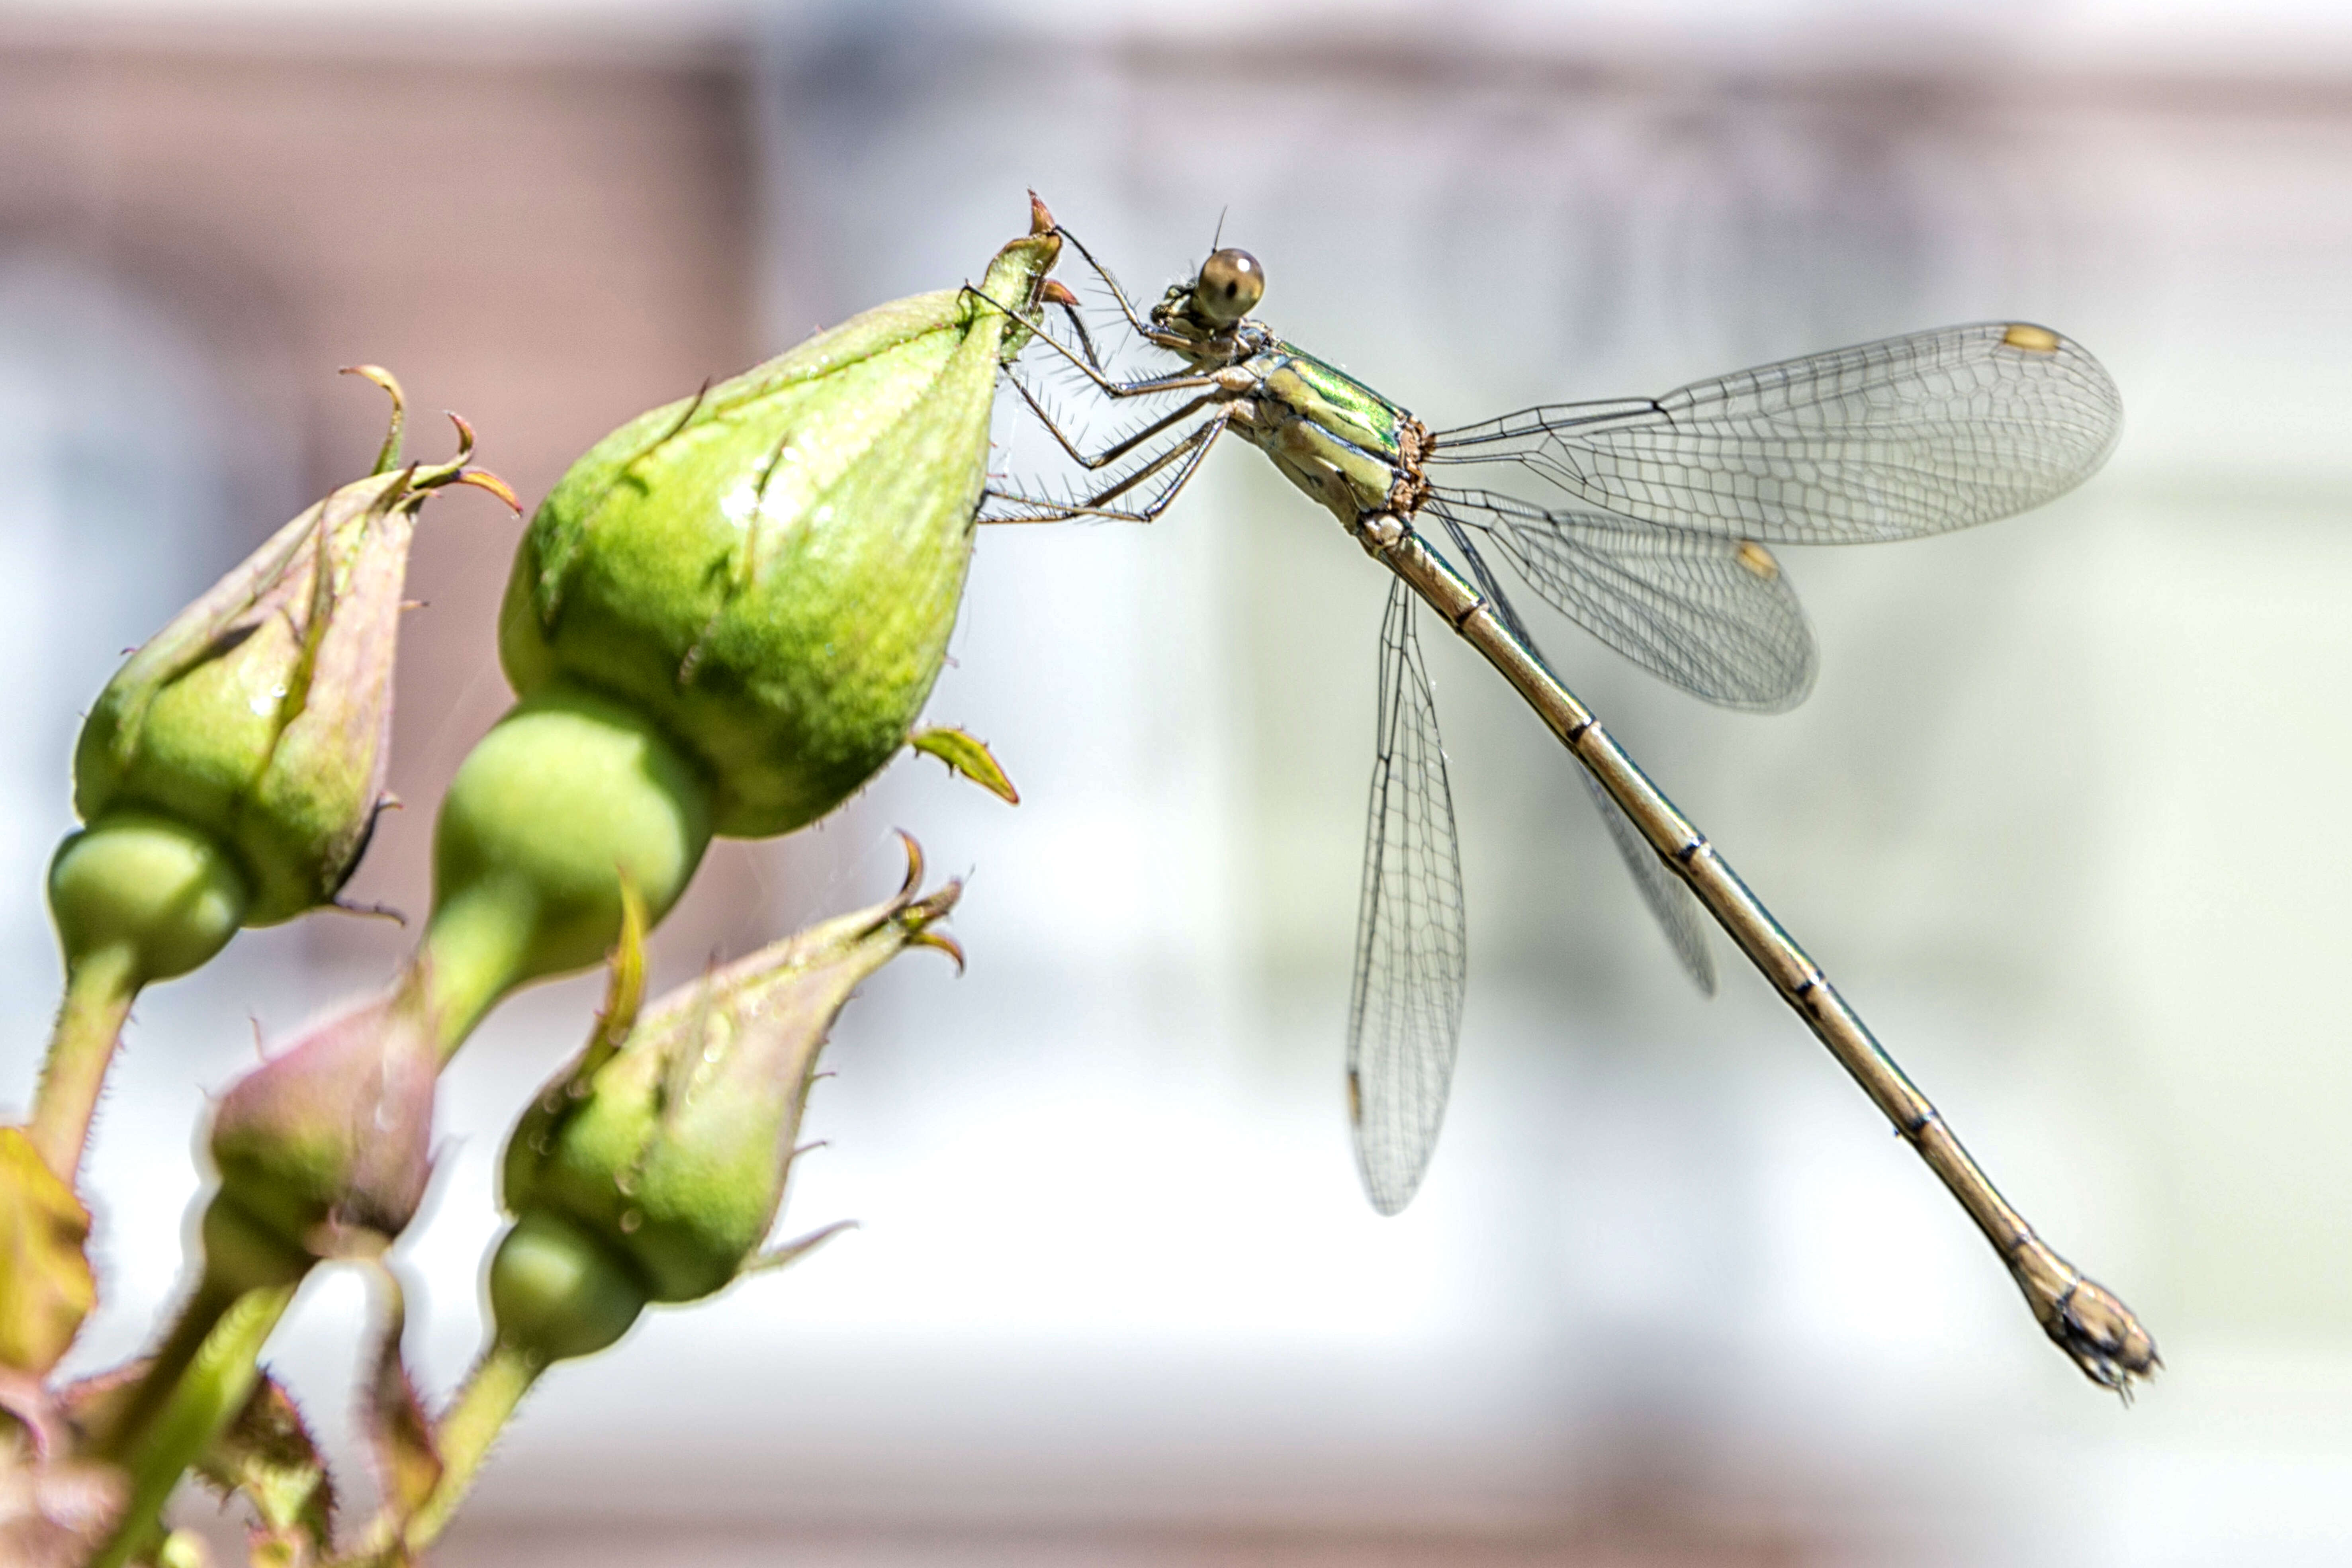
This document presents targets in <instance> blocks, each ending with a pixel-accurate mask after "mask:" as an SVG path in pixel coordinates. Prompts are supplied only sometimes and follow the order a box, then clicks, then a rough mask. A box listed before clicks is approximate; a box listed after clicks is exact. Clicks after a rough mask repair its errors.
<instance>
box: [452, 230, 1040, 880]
mask: <svg viewBox="0 0 2352 1568" xmlns="http://www.w3.org/2000/svg"><path fill="white" fill-rule="evenodd" d="M1032 199H1033V201H1034V197H1033V198H1032ZM1033 216H1034V219H1035V223H1036V232H1034V233H1032V234H1031V235H1029V236H1027V237H1024V238H1022V239H1018V240H1015V241H1014V242H1013V243H1012V244H1011V245H1008V246H1006V247H1004V249H1003V251H1002V252H1000V253H999V254H998V255H997V257H996V259H995V260H994V262H992V264H991V265H990V267H989V269H988V273H987V276H986V277H985V279H983V280H982V283H981V284H980V291H981V292H982V293H984V294H985V295H986V296H987V298H988V300H994V301H997V302H998V303H999V304H1001V305H1002V306H1003V307H1004V309H997V308H993V307H992V306H991V305H990V304H988V303H987V302H985V301H983V300H979V299H976V298H974V296H973V294H972V292H971V290H968V289H948V290H944V291H942V292H940V293H936V294H922V295H918V296H916V297H914V298H912V299H908V300H898V301H897V302H896V303H893V304H888V305H884V306H881V307H879V308H877V309H876V310H868V311H867V312H866V313H865V314H864V315H862V316H858V317H856V318H855V319H853V320H851V321H847V322H845V323H844V324H843V325H841V326H839V327H836V328H835V329H834V330H833V331H828V332H824V333H822V334H820V335H818V336H816V337H814V338H811V339H810V340H809V341H808V342H804V343H803V344H801V345H800V346H799V347H798V348H796V349H793V351H792V352H791V353H786V354H784V355H783V356H782V357H781V358H779V359H774V360H771V361H770V362H768V363H766V364H763V365H761V366H759V367H758V368H756V369H754V370H751V371H748V372H746V373H744V374H741V375H739V376H737V377H735V378H734V379H732V380H730V381H725V382H721V383H719V384H717V385H715V386H711V387H709V388H706V389H705V390H704V391H703V392H702V393H701V394H700V395H698V396H696V397H693V398H690V399H688V400H686V401H683V402H679V403H675V404H672V405H669V406H667V407H665V408H657V409H656V410H654V411H653V412H652V413H650V414H646V415H645V416H642V417H640V418H638V419H635V420H633V421H632V422H630V423H629V424H627V425H625V426H622V427H621V428H620V429H618V430H616V431H614V433H613V434H612V435H610V436H608V437H605V438H604V440H603V441H601V442H599V443H597V445H596V446H595V447H593V448H592V449H591V450H590V451H589V453H588V455H587V456H586V457H584V458H581V459H580V461H579V462H577V463H575V464H573V465H572V470H571V472H569V473H568V474H566V475H565V476H564V477H563V479H562V481H561V482H560V483H558V484H557V486H556V487H555V489H553V490H552V491H551V493H550V494H549V496H548V498H547V500H546V501H545V503H544V504H543V505H541V507H540V509H539V512H538V514H537V515H536V516H535V517H534V518H533V519H532V520H531V524H530V531H529V532H528V533H527V534H526V535H525V537H524V539H523V542H522V547H521V549H520V552H518V553H517V555H516V558H515V567H514V574H513V576H512V577H511V579H510V580H509V584H508V589H507V599H506V606H505V609H504V611H503V612H502V615H501V619H500V626H499V656H500V658H501V660H502V662H503V663H504V664H505V666H506V671H507V676H508V679H510V680H511V681H513V683H514V686H515V689H516V690H517V691H518V692H520V693H523V694H525V695H529V694H530V693H531V692H534V691H537V690H538V689H541V687H542V686H544V685H546V684H548V683H549V682H551V681H554V680H557V679H568V680H571V681H573V682H576V683H578V684H580V685H583V686H588V687H593V688H595V689H601V690H603V691H605V692H607V693H609V694H611V695H612V696H614V697H615V698H617V699H619V700H622V701H624V702H626V703H627V704H629V705H630V706H631V707H633V708H635V709H636V710H638V711H640V712H642V713H644V714H645V715H646V717H647V718H649V719H651V720H653V721H655V722H656V723H658V724H659V725H661V726H662V727H663V728H664V729H665V730H667V731H669V732H670V733H671V734H673V735H675V736H677V739H678V741H679V742H680V743H681V744H682V745H683V746H684V747H685V748H686V749H687V750H688V752H690V753H691V754H692V755H693V756H694V757H695V758H696V759H697V760H698V763H700V764H701V765H702V766H703V767H704V768H705V769H706V770H707V771H708V772H709V775H710V778H711V784H712V810H713V823H714V826H715V829H716V831H717V832H719V833H720V834H723V835H729V836H734V837H761V836H764V835H768V834H775V833H784V832H789V831H790V830H791V829H793V828H795V827H798V826H802V825H803V824H804V823H807V822H811V821H814V819H816V818H817V817H819V816H824V814H825V813H826V812H828V811H830V810H832V809H833V808H834V807H835V805H839V804H840V803H841V802H842V801H843V800H845V799H846V798H847V797H848V795H850V794H851V793H852V792H853V791H855V790H856V789H857V788H858V787H859V786H860V785H862V784H864V783H865V782H866V780H867V779H868V778H869V777H871V776H872V775H873V774H874V773H875V772H876V771H877V770H878V769H879V768H881V767H882V765H883V764H884V763H887V762H888V761H889V760H890V758H891V757H892V756H893V755H894V754H895V753H896V752H898V750H899V749H900V748H901V747H903V746H904V745H905V744H906V743H907V736H908V729H909V727H910V726H911V725H912V724H913V722H914V720H915V717H916V715H917V714H918V713H919V711H920V710H921V708H922V705H923V702H924V700H925V699H926V698H927V697H928V696H929V693H930V689H931V684H932V682H933V681H934V680H935V679H937V678H938V675H939V672H940V662H941V660H942V659H943V658H944V657H945V655H946V651H947V642H948V634H949V633H950V631H951V630H952V629H953V627H954V625H955V617H956V609H957V606H958V604H959V603H960V601H961V596H962V593H963V584H964V573H965V568H966V566H967V564H968V563H969V562H970V560H971V541H972V531H973V519H974V516H975V513H976V510H977V508H978V505H979V502H980V499H981V490H982V485H983V482H984V480H985V477H986V469H987V455H988V422H989V410H990V406H991V404H992V398H993V395H994V391H995V385H996V374H997V371H998V369H999V367H1000V366H1001V364H1002V363H1003V359H1004V356H1005V355H1006V353H1008V352H1009V351H1010V350H1011V349H1012V348H1013V347H1016V346H1017V339H1018V335H1019V332H1020V327H1019V323H1018V322H1017V321H1014V320H1013V318H1011V317H1009V316H1008V315H1007V314H1006V313H1005V312H1006V310H1014V311H1022V312H1034V310H1035V309H1036V308H1037V305H1038V302H1039V299H1040V296H1041V290H1042V289H1044V287H1045V274H1046V272H1047V270H1048V269H1049V268H1051V267H1052V266H1053V264H1054V261H1055V257H1056V255H1057V254H1058V252H1059V250H1060V246H1061V240H1060V237H1059V236H1058V235H1056V234H1055V233H1052V232H1050V230H1051V228H1052V218H1051V216H1050V215H1047V214H1046V213H1045V208H1044V207H1043V206H1042V205H1038V206H1036V207H1035V209H1034V215H1033Z"/></svg>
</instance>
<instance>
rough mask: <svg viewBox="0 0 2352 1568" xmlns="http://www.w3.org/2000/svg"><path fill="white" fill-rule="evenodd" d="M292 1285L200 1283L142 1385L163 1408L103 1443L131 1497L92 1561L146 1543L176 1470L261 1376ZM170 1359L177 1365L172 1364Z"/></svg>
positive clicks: (111, 1561)
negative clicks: (237, 1287) (127, 1480)
mask: <svg viewBox="0 0 2352 1568" xmlns="http://www.w3.org/2000/svg"><path fill="white" fill-rule="evenodd" d="M298 1286H299V1281H298V1282H293V1283H286V1284H278V1285H264V1286H257V1287H255V1288H253V1289H247V1290H243V1291H239V1292H236V1293H235V1294H233V1295H227V1296H226V1299H224V1297H223V1293H221V1292H217V1291H213V1290H208V1289H204V1288H199V1289H198V1290H197V1292H196V1296H195V1299H194V1300H192V1301H190V1302H189V1304H188V1310H187V1311H186V1312H185V1313H184V1314H183V1315H182V1317H181V1319H180V1323H179V1325H178V1327H177V1328H175V1329H174V1330H173V1335H172V1338H171V1340H170V1341H169V1342H166V1344H165V1346H164V1349H163V1353H162V1354H161V1355H160V1356H159V1357H158V1358H157V1363H156V1366H155V1368H154V1370H153V1371H152V1372H151V1373H149V1374H148V1376H147V1378H146V1379H145V1380H144V1381H143V1382H142V1385H141V1389H140V1394H141V1395H142V1403H147V1402H148V1401H147V1400H146V1399H145V1398H144V1397H143V1396H146V1395H147V1394H148V1391H149V1390H150V1389H162V1390H165V1391H167V1392H166V1393H165V1394H164V1395H163V1399H162V1402H161V1408H160V1409H158V1410H156V1411H155V1412H154V1413H153V1415H152V1419H149V1420H145V1421H139V1420H136V1419H135V1417H134V1418H133V1419H132V1420H131V1422H130V1423H129V1424H128V1425H126V1426H125V1427H123V1428H118V1429H117V1430H116V1431H115V1432H114V1433H112V1434H110V1441H109V1442H108V1443H107V1445H106V1447H107V1448H108V1449H109V1450H110V1454H111V1457H113V1458H116V1459H118V1460H119V1461H120V1462H121V1464H122V1465H123V1467H124V1468H126V1469H128V1470H129V1471H130V1472H131V1500H130V1502H129V1504H128V1505H127V1506H126V1507H125V1508H124V1510H123V1512H122V1519H121V1522H120V1523H118V1524H117V1525H116V1526H115V1528H114V1534H113V1535H112V1537H111V1538H110V1539H109V1540H108V1542H107V1543H106V1546H105V1549H104V1550H103V1551H101V1552H100V1553H99V1554H98V1555H97V1556H96V1557H95V1558H93V1559H91V1563H90V1568H121V1565H122V1564H123V1563H127V1562H129V1561H130V1560H131V1554H132V1553H133V1552H136V1551H139V1550H140V1549H142V1547H144V1546H147V1545H149V1544H151V1543H152V1540H153V1538H154V1536H155V1534H156V1532H157V1531H159V1530H160V1529H161V1528H162V1523H161V1521H162V1519H163V1505H164V1504H165V1503H166V1502H168V1501H170V1500H171V1497H172V1489H173V1488H174V1487H176V1486H178V1485H179V1484H180V1478H181V1476H183V1475H184V1474H185V1473H186V1472H187V1468H188V1467H189V1466H190V1465H193V1464H194V1463H195V1462H196V1460H198V1459H199V1458H203V1457H204V1453H205V1449H206V1448H208V1447H211V1446H212V1442H213V1439H214V1438H215V1437H216V1436H219V1435H220V1432H221V1429H222V1428H223V1427H225V1426H227V1425H228V1424H229V1422H230V1421H232V1420H234V1419H235V1418H236V1413H237V1412H238V1411H239V1410H241V1409H243V1408H244V1407H245V1402H246V1400H247V1397H249V1396H250V1395H251V1394H252V1393H253V1385H254V1383H255V1382H256V1381H257V1379H258V1378H259V1376H260V1365H259V1357H260V1354H261V1346H262V1343H263V1342H264V1341H266V1340H268V1338H269V1333H270V1331H271V1330H273V1329H275V1328H276V1327H277V1326H278V1319H279V1318H280V1317H282V1316H283V1315H284V1314H285V1311H286V1307H287V1303H289V1302H290V1301H291V1300H293V1299H294V1292H295V1290H296V1289H298ZM192 1340H193V1342H194V1349H193V1350H190V1349H189V1348H188V1344H189V1342H190V1341H192ZM174 1362H176V1363H178V1369H177V1370H176V1371H173V1370H171V1367H172V1363H174ZM124 1445H128V1446H127V1447H125V1446H124Z"/></svg>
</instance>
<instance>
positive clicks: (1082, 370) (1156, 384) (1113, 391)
mask: <svg viewBox="0 0 2352 1568" xmlns="http://www.w3.org/2000/svg"><path fill="white" fill-rule="evenodd" d="M964 292H965V293H967V294H969V295H971V297H972V298H973V299H975V300H979V301H981V302H982V304H984V305H986V306H987V307H988V308H989V309H990V310H995V311H997V312H999V313H1000V314H1002V315H1004V316H1006V317H1008V318H1010V319H1011V320H1013V321H1019V322H1020V323H1021V324H1022V325H1023V326H1024V327H1026V326H1028V325H1029V322H1028V321H1026V320H1025V319H1024V317H1023V316H1021V314H1020V313H1019V312H1017V311H1015V310H1010V309H1008V308H1007V307H1006V306H1004V305H1003V303H1002V302H1000V301H998V300H992V299H990V298H989V297H988V296H987V295H985V294H983V293H982V292H981V291H980V290H979V289H975V288H973V287H972V286H971V284H969V283H967V284H965V285H964ZM1031 330H1032V335H1033V337H1034V340H1035V341H1036V342H1042V343H1044V344H1045V346H1046V347H1047V348H1049V349H1052V350H1053V351H1054V352H1055V353H1057V354H1060V355H1061V356H1062V358H1063V359H1065V360H1066V361H1068V362H1069V363H1070V364H1071V365H1072V366H1074V367H1076V370H1077V372H1078V374H1081V375H1083V376H1085V377H1086V378H1087V380H1088V381H1090V382H1092V383H1093V384H1094V386H1095V390H1096V391H1097V392H1099V393H1101V394H1103V395H1105V396H1106V397H1150V396H1152V395H1155V394H1157V393H1162V392H1191V391H1195V390H1198V389H1200V388H1202V387H1211V386H1215V385H1217V384H1218V382H1217V378H1216V377H1215V376H1213V375H1208V374H1202V373H1201V372H1198V371H1178V372H1175V373H1173V374H1169V375H1148V376H1143V377H1140V378H1139V379H1137V380H1134V381H1118V380H1115V379H1113V378H1112V377H1111V376H1109V375H1108V374H1105V373H1104V372H1103V370H1102V369H1101V367H1099V366H1098V365H1095V364H1091V363H1087V359H1086V358H1085V357H1084V356H1082V355H1080V354H1078V353H1076V351H1074V350H1073V349H1071V347H1070V345H1069V344H1067V343H1066V342H1062V340H1061V339H1059V338H1057V337H1055V336H1054V335H1053V334H1052V333H1050V332H1040V331H1035V330H1034V328H1033V329H1031Z"/></svg>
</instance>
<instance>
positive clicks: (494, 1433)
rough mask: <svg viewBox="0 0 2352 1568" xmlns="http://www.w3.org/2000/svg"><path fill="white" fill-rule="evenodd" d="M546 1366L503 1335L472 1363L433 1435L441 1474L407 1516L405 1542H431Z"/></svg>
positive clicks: (416, 1546) (419, 1546)
mask: <svg viewBox="0 0 2352 1568" xmlns="http://www.w3.org/2000/svg"><path fill="white" fill-rule="evenodd" d="M544 1369H545V1363H542V1362H541V1361H539V1360H538V1359H537V1358H535V1357H532V1356H530V1355H528V1354H526V1353H524V1352H522V1351H520V1350H519V1349H517V1348H516V1347H515V1346H513V1345H510V1344H508V1343H506V1342H504V1341H495V1342H492V1343H491V1345H490V1348H489V1349H488V1350H487V1351H485V1352H482V1359H481V1360H479V1361H478V1362H476V1363H474V1370H473V1371H472V1372H470V1373H467V1376H466V1382H465V1385H464V1386H463V1387H461V1388H459V1389H458V1390H457V1396H456V1397H455V1398H453V1399H452V1400H451V1401H450V1402H449V1408H448V1410H447V1411H446V1413H445V1414H444V1415H442V1417H441V1420H440V1422H439V1424H438V1426H436V1429H435V1432H434V1436H435V1437H436V1440H437V1441H438V1443H439V1445H440V1448H441V1465H442V1469H441V1479H440V1480H439V1481H437V1482H436V1483H435V1485H434V1488H433V1495H432V1496H431V1497H428V1498H426V1499H425V1506H424V1507H423V1508H420V1509H418V1510H416V1513H415V1517H414V1518H412V1519H411V1520H410V1521H408V1531H407V1537H406V1540H407V1546H408V1550H409V1551H411V1552H422V1551H423V1550H424V1549H425V1547H427V1546H430V1545H431V1544H433V1542H434V1541H435V1540H436V1539H437V1538H438V1537H439V1535H440V1534H441V1531H443V1530H445V1529H446V1528H447V1527H448V1523H449V1521H450V1519H451V1517H452V1516H454V1515H455V1514H456V1513H457V1509H458V1505H459V1504H461V1503H463V1502H464V1501H465V1500H466V1494H467V1492H468V1491H470V1490H472V1489H473V1485H474V1478H475V1476H477V1475H478V1474H479V1473H480V1471H481V1468H482V1461H483V1460H484V1459H487V1458H489V1453H490V1446H491V1445H492V1444H493V1443H495V1442H497V1441H498V1436H499V1433H500V1432H501V1431H503V1430H505V1428H506V1424H507V1421H508V1419H509V1417H510V1416H512V1415H514V1412H515V1406H516V1405H520V1404H521V1403H522V1396H523V1395H524V1394H528V1393H530V1385H531V1384H533V1383H534V1382H536V1381H537V1380H538V1378H539V1374H540V1373H541V1371H543V1370H544Z"/></svg>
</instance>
